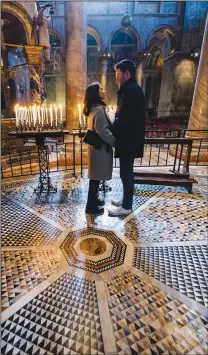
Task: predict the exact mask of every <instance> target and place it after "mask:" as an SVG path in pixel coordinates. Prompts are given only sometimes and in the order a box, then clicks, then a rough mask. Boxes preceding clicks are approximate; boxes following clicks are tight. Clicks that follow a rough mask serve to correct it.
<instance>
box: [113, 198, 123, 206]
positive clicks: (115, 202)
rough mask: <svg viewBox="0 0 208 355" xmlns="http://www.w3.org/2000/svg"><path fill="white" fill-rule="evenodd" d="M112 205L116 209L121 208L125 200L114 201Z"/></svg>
mask: <svg viewBox="0 0 208 355" xmlns="http://www.w3.org/2000/svg"><path fill="white" fill-rule="evenodd" d="M111 203H112V205H114V206H116V207H120V206H122V203H123V200H112V201H111Z"/></svg>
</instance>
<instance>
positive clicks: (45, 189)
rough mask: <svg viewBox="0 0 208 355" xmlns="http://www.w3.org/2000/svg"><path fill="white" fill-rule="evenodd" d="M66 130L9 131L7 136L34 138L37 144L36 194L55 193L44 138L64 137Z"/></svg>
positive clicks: (55, 189)
mask: <svg viewBox="0 0 208 355" xmlns="http://www.w3.org/2000/svg"><path fill="white" fill-rule="evenodd" d="M68 133H69V131H68V130H52V131H50V130H49V131H41V132H39V131H23V132H16V131H15V132H10V133H8V135H9V136H16V137H17V138H35V139H36V145H37V146H38V158H39V168H40V175H39V183H38V187H37V188H35V189H34V192H35V193H37V194H39V195H40V194H41V193H46V194H49V193H56V192H57V188H56V187H54V186H53V185H52V183H51V179H50V176H49V173H50V169H49V153H48V146H47V143H45V138H47V137H53V138H57V137H64V135H65V134H68Z"/></svg>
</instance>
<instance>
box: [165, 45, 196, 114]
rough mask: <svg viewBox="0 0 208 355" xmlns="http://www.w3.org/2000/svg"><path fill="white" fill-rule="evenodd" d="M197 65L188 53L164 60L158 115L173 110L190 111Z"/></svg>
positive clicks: (176, 54)
mask: <svg viewBox="0 0 208 355" xmlns="http://www.w3.org/2000/svg"><path fill="white" fill-rule="evenodd" d="M197 67H198V63H197V62H196V61H194V60H193V59H191V57H190V55H187V54H184V53H181V52H177V53H175V54H174V55H172V56H171V57H169V58H168V59H167V60H165V63H164V67H163V71H162V82H161V89H160V101H159V108H158V116H168V115H169V114H171V113H172V112H173V111H174V112H179V111H180V113H181V114H183V113H184V114H187V113H189V112H190V109H191V102H192V97H193V92H194V85H195V80H196V73H197Z"/></svg>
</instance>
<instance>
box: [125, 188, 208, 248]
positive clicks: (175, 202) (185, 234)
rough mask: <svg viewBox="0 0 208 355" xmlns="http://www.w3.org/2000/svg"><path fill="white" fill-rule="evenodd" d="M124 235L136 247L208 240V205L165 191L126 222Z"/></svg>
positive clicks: (194, 198) (203, 201)
mask: <svg viewBox="0 0 208 355" xmlns="http://www.w3.org/2000/svg"><path fill="white" fill-rule="evenodd" d="M167 190H170V188H167ZM181 208H182V211H181ZM123 232H124V233H125V235H126V236H127V237H128V238H129V239H130V240H131V241H132V242H133V243H134V244H135V245H136V246H137V245H138V242H140V243H143V242H148V243H151V242H177V241H196V240H197V241H198V240H199V241H200V240H204V241H206V240H207V232H208V220H207V202H206V201H205V200H203V199H201V198H199V197H198V196H195V195H190V194H184V193H176V192H168V191H167V192H164V194H162V196H160V197H158V198H157V199H156V200H155V201H154V202H151V203H150V204H149V206H148V207H147V208H146V209H144V210H143V211H141V213H139V214H138V215H137V216H136V217H134V218H132V219H131V220H130V221H129V222H127V223H126V224H125V226H124V227H123Z"/></svg>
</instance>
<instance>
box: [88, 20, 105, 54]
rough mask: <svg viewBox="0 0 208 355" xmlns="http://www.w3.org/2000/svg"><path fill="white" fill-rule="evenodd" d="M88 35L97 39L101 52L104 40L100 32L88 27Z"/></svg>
mask: <svg viewBox="0 0 208 355" xmlns="http://www.w3.org/2000/svg"><path fill="white" fill-rule="evenodd" d="M87 33H89V34H90V35H91V36H93V37H94V38H95V39H96V42H97V47H98V51H100V50H101V49H102V38H101V35H100V33H99V31H98V30H97V29H96V28H95V27H93V26H91V25H90V26H89V25H88V26H87Z"/></svg>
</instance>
